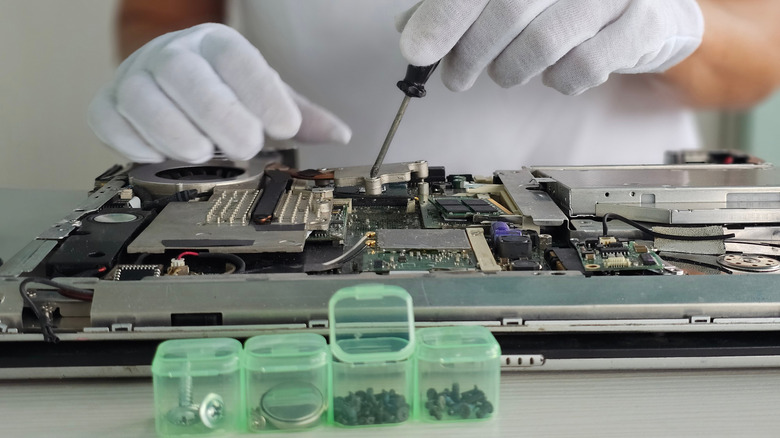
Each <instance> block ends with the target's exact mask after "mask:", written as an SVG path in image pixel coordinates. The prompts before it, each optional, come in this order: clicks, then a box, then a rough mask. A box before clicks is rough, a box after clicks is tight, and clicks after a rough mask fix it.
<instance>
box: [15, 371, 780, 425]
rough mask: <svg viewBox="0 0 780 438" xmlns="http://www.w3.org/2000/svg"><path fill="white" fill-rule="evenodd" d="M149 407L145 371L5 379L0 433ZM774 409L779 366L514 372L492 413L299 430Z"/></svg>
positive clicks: (148, 417)
mask: <svg viewBox="0 0 780 438" xmlns="http://www.w3.org/2000/svg"><path fill="white" fill-rule="evenodd" d="M152 405H153V402H152V384H151V380H150V379H133V380H121V379H120V380H114V381H106V380H76V381H72V380H71V381H67V380H65V381H30V382H2V383H0V418H2V428H1V429H0V430H2V434H1V435H0V436H4V437H152V436H154V435H155V434H154V422H153V419H152ZM779 409H780V371H779V370H719V371H712V370H709V371H664V372H657V371H652V372H647V371H642V372H576V373H575V372H567V373H561V372H525V373H519V372H513V373H504V375H503V376H502V393H501V402H500V406H499V412H498V416H497V417H496V418H495V419H493V420H490V421H486V422H479V423H469V424H465V425H461V424H449V425H439V424H427V423H425V424H423V423H417V422H414V423H409V424H405V425H402V426H391V427H376V428H354V429H353V428H343V427H320V428H317V429H314V430H312V431H308V432H304V433H302V434H301V435H300V436H326V437H340V436H355V437H358V436H378V437H391V436H392V437H394V436H404V437H408V438H412V437H425V438H431V437H452V438H483V437H492V436H503V437H529V438H530V437H533V438H539V437H707V438H711V437H778V436H780V414H779V413H778V410H779ZM264 435H265V436H269V435H270V436H286V437H290V436H293V435H291V434H290V433H284V434H264ZM221 436H232V435H221ZM235 436H250V435H235ZM256 436H257V435H256Z"/></svg>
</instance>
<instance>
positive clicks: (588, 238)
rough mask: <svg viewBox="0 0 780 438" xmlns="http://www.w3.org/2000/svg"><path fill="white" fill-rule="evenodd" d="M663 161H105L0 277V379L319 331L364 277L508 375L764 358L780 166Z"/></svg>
mask: <svg viewBox="0 0 780 438" xmlns="http://www.w3.org/2000/svg"><path fill="white" fill-rule="evenodd" d="M704 155H705V156H706V157H705V158H706V159H702V160H701V161H712V158H713V156H714V155H713V154H704ZM676 157H677V158H678V160H679V161H681V162H682V164H673V165H659V166H618V167H609V166H597V167H531V168H523V169H518V170H509V171H503V170H499V171H496V172H495V173H494V175H492V176H489V177H487V178H485V177H479V176H475V175H448V174H447V173H446V171H445V169H444V168H442V167H436V166H431V165H429V164H428V163H427V162H425V161H416V162H409V163H395V164H385V165H383V166H382V167H381V169H380V172H379V176H378V177H377V178H370V177H369V172H370V166H364V167H344V168H334V169H317V170H306V171H299V170H295V169H290V168H287V167H285V166H282V165H279V164H277V157H276V156H275V155H273V154H266V155H260V156H259V157H258V158H256V159H254V160H252V161H249V162H240V163H239V162H229V161H224V160H214V161H212V162H209V163H206V164H201V165H190V164H184V163H176V162H166V163H162V164H150V165H136V166H131V167H128V168H122V167H119V166H117V167H115V168H112V169H110V170H109V171H108V172H106V173H105V174H103V175H101V176H100V177H98V178H97V180H96V186H95V189H94V190H93V191H92V192H91V193H90V194H89V196H88V197H87V198H86V199H85V201H84V202H83V203H82V204H81V205H79V206H77V207H76V208H75V209H74V210H73V212H72V213H71V214H70V215H68V216H67V217H65V218H63V219H62V220H61V221H60V222H59V223H57V224H56V225H54V226H53V227H52V228H50V229H48V230H46V231H44V232H43V233H42V234H40V236H38V238H37V239H36V240H34V241H33V242H31V243H30V244H29V245H28V246H27V247H26V248H25V249H24V250H23V251H21V252H20V253H19V254H17V255H16V256H15V257H14V258H12V259H11V260H9V261H8V262H6V263H5V264H4V265H3V266H1V267H0V280H2V281H0V296H1V297H2V299H0V330H2V333H1V334H0V342H3V344H4V346H3V350H4V351H5V353H4V354H5V357H6V359H5V360H4V361H3V364H0V376H5V377H17V376H25V377H29V376H36V375H40V376H51V375H104V376H105V375H114V374H123V375H126V374H134V373H144V372H148V365H149V363H150V362H151V357H152V355H153V352H154V348H155V346H156V345H157V344H158V343H159V342H160V341H161V340H164V339H170V338H183V337H213V336H228V337H236V338H239V339H241V338H247V337H249V336H252V335H255V334H259V333H276V332H291V331H293V332H294V331H312V332H317V333H325V332H326V328H327V327H326V325H327V302H328V299H329V298H330V296H331V295H332V294H333V293H334V292H335V291H336V290H338V289H340V288H342V287H345V286H350V285H355V284H364V283H385V284H393V285H398V286H401V287H403V288H404V289H406V290H407V291H408V292H409V293H410V294H411V295H412V297H413V299H414V306H415V319H416V321H417V324H418V326H430V325H453V324H479V325H484V326H487V327H489V328H490V329H491V331H493V333H494V335H495V336H496V337H497V339H498V340H499V342H500V343H501V345H502V349H503V352H504V355H505V356H504V361H505V365H506V366H507V367H508V368H514V369H528V370H544V369H570V368H578V369H581V368H590V369H608V368H623V367H628V368H644V367H647V368H659V367H660V368H664V367H689V366H691V367H696V366H705V367H706V366H711V367H719V366H777V365H779V364H780V336H778V335H777V330H778V329H779V328H780V287H778V283H777V280H778V279H779V278H780V277H776V276H775V275H776V274H777V273H778V272H780V261H778V255H780V237H778V236H780V171H778V169H777V168H775V167H774V166H772V165H769V164H765V163H760V162H751V160H741V161H744V162H743V163H741V164H739V163H736V164H709V163H703V164H690V161H699V159H698V158H692V153H685V154H678V155H676ZM730 157H731V158H730V159H729V160H722V159H716V160H715V161H721V162H722V161H727V162H729V163H733V162H734V159H733V156H730ZM715 158H718V157H717V156H715ZM737 161H739V160H737ZM41 334H43V335H44V336H43V338H44V339H46V340H48V341H52V342H53V341H56V340H59V341H61V342H59V344H57V345H52V343H51V342H49V343H46V342H43V340H42V337H41Z"/></svg>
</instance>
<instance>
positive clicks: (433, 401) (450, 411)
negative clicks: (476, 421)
mask: <svg viewBox="0 0 780 438" xmlns="http://www.w3.org/2000/svg"><path fill="white" fill-rule="evenodd" d="M426 396H427V398H428V401H427V402H426V403H425V408H426V409H427V410H428V414H429V415H430V416H431V417H433V418H435V419H437V420H442V419H443V417H444V414H445V413H446V414H447V415H449V416H453V417H454V416H457V417H460V418H462V419H467V418H471V417H472V415H473V416H475V417H476V418H484V417H486V416H488V415H490V414H491V413H493V405H492V404H491V403H490V402H489V401H488V400H487V398H486V397H485V393H484V392H483V391H482V390H480V389H479V388H478V387H477V386H476V385H475V386H474V389H471V390H468V391H465V392H462V393H461V392H460V385H459V384H458V383H453V384H452V387H450V388H444V390H442V392H440V393H439V392H438V391H437V390H436V388H430V389H428V391H426Z"/></svg>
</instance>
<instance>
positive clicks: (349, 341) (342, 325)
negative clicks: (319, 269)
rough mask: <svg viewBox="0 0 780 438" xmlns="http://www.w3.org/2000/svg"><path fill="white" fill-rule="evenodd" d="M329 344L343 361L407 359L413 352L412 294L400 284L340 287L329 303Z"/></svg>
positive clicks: (334, 355)
mask: <svg viewBox="0 0 780 438" xmlns="http://www.w3.org/2000/svg"><path fill="white" fill-rule="evenodd" d="M328 321H329V325H330V347H331V351H332V352H333V357H334V358H335V359H337V360H339V361H342V362H383V361H399V360H405V359H408V358H409V357H410V356H411V355H412V354H413V353H414V313H413V307H412V297H411V296H409V294H408V293H407V292H406V291H405V290H403V289H402V288H400V287H398V286H388V285H382V284H367V285H361V286H353V287H348V288H344V289H341V290H339V291H338V292H336V293H335V294H334V295H333V297H331V299H330V303H329V306H328Z"/></svg>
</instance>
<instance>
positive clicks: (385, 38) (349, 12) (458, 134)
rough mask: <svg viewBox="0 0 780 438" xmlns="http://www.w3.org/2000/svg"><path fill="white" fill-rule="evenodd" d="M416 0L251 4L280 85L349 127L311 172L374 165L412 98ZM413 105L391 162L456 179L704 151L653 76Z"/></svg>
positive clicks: (248, 18) (244, 8) (446, 97)
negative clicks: (402, 39) (399, 21)
mask: <svg viewBox="0 0 780 438" xmlns="http://www.w3.org/2000/svg"><path fill="white" fill-rule="evenodd" d="M415 2H416V0H370V1H369V0H306V1H289V0H256V1H252V0H244V1H242V2H240V4H239V5H238V8H239V11H240V20H241V22H242V24H240V25H239V29H240V30H241V31H242V32H243V33H244V35H245V36H247V38H249V40H250V41H252V42H253V43H254V44H255V45H256V46H257V47H258V48H259V49H260V52H261V53H262V54H263V55H264V56H265V57H266V59H267V60H268V62H269V64H270V65H271V66H272V67H274V68H275V69H276V70H277V71H278V72H279V74H280V75H281V77H282V78H283V79H284V80H285V81H286V82H288V83H289V84H290V85H291V86H292V87H293V88H295V89H296V90H298V91H299V92H300V93H301V94H303V95H304V96H306V97H307V98H309V99H311V100H312V101H313V102H316V103H318V104H320V105H322V106H324V107H325V108H328V109H329V110H331V111H332V112H334V113H335V114H336V115H338V116H339V117H341V118H342V119H343V120H344V121H345V122H346V123H348V124H349V125H350V127H351V128H352V130H353V137H352V141H351V143H350V144H349V145H347V146H335V145H313V146H302V147H301V150H302V153H301V167H302V168H310V167H317V168H320V167H331V166H343V165H365V164H373V162H374V159H375V158H376V155H377V153H378V151H379V148H380V146H381V144H382V141H383V140H384V138H385V135H386V134H387V130H388V128H389V127H390V123H391V122H392V120H393V117H394V116H395V113H396V111H397V110H398V106H399V104H400V102H401V99H402V98H403V94H402V93H401V91H399V90H398V89H397V88H396V85H395V84H396V82H397V81H398V80H400V79H402V78H403V76H404V73H405V72H406V65H407V62H406V61H405V60H404V59H403V57H402V56H401V54H400V50H399V34H398V32H397V31H396V29H395V26H394V21H393V17H394V16H395V15H397V14H398V13H400V12H402V11H404V10H406V9H407V8H408V7H410V6H412V5H413V4H414V3H415ZM426 88H427V90H428V96H427V97H425V98H422V99H413V100H412V102H411V103H410V105H409V108H408V110H407V112H406V116H405V118H404V120H403V122H402V123H401V126H400V128H399V130H398V133H397V134H396V137H395V140H394V141H393V144H392V146H391V148H390V151H389V153H388V154H387V159H386V160H385V162H388V163H389V162H403V161H416V160H427V161H428V162H429V163H430V165H444V166H446V167H447V171H448V172H449V173H460V172H468V173H474V174H479V175H490V174H491V173H492V171H494V170H499V169H519V168H520V167H522V166H527V165H589V164H644V163H661V162H662V161H663V152H664V151H666V150H678V149H691V148H696V147H698V144H699V139H698V133H697V130H696V126H695V120H694V117H693V115H692V113H691V112H690V111H689V110H686V109H685V108H683V107H682V106H681V105H679V104H676V103H675V102H674V99H673V96H671V95H670V94H669V91H668V90H666V89H665V88H664V87H663V86H662V85H661V84H660V83H658V82H657V80H653V79H652V78H650V77H648V76H628V75H613V76H612V78H611V79H610V80H609V81H608V82H607V83H606V84H604V85H602V86H600V87H598V88H596V89H593V90H590V91H588V92H586V93H584V94H583V95H581V96H577V97H569V96H564V95H561V94H560V93H558V92H557V91H555V90H553V89H550V88H547V87H545V86H544V85H542V83H541V79H540V78H536V79H535V80H533V81H532V82H531V83H530V84H528V85H525V86H520V87H515V88H512V89H509V90H507V89H502V88H500V87H499V86H498V85H496V84H494V83H493V82H492V81H491V80H490V79H489V78H488V77H487V75H486V74H483V75H482V76H481V77H480V79H479V80H478V81H477V83H476V85H475V86H474V87H473V88H472V89H470V90H468V91H465V92H462V93H454V92H451V91H449V90H448V89H447V88H446V87H444V85H443V84H442V83H441V81H440V80H439V78H438V75H434V77H433V78H432V79H431V80H430V81H429V82H428V85H427V87H426Z"/></svg>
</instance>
